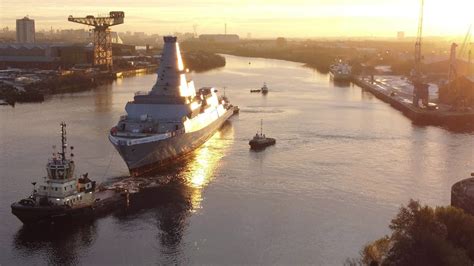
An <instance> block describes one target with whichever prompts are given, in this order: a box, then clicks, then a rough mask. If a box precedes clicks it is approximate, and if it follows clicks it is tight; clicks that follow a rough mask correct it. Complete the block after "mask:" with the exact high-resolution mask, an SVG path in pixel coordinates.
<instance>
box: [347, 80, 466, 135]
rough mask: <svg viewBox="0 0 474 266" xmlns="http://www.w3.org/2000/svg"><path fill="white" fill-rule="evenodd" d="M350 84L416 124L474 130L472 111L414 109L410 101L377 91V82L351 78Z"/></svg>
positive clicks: (383, 91)
mask: <svg viewBox="0 0 474 266" xmlns="http://www.w3.org/2000/svg"><path fill="white" fill-rule="evenodd" d="M352 82H353V83H354V84H356V85H357V86H359V87H361V88H363V89H364V90H366V91H368V92H370V93H372V94H373V95H374V96H375V97H377V98H378V99H380V100H382V101H384V102H386V103H388V104H390V105H391V106H392V107H393V108H395V109H397V110H399V111H400V112H402V113H403V114H404V115H405V116H406V117H408V118H409V119H411V120H412V121H413V122H415V123H418V124H426V125H439V126H448V127H457V126H462V127H469V128H474V110H470V111H451V110H445V109H443V110H427V109H421V108H418V107H415V106H414V105H413V104H412V103H411V101H407V99H406V98H402V97H399V96H397V95H391V92H390V91H388V90H382V89H379V88H378V86H377V82H372V81H370V80H368V79H364V78H362V77H358V76H353V77H352Z"/></svg>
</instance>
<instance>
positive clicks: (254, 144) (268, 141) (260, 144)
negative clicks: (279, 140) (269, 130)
mask: <svg viewBox="0 0 474 266" xmlns="http://www.w3.org/2000/svg"><path fill="white" fill-rule="evenodd" d="M275 143H276V140H275V139H274V138H265V139H260V140H251V141H249V145H250V148H251V149H252V150H261V149H264V148H266V147H268V146H271V145H275Z"/></svg>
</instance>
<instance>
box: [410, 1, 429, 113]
mask: <svg viewBox="0 0 474 266" xmlns="http://www.w3.org/2000/svg"><path fill="white" fill-rule="evenodd" d="M424 7H425V1H424V0H421V8H420V16H419V21H418V32H417V35H416V43H415V68H414V71H413V76H412V82H413V105H415V106H417V107H419V103H418V102H419V100H420V99H421V100H422V102H423V104H424V105H425V106H427V105H428V100H429V99H428V97H429V93H428V84H425V83H423V81H422V69H421V66H422V59H423V57H422V55H421V43H422V36H423V14H424Z"/></svg>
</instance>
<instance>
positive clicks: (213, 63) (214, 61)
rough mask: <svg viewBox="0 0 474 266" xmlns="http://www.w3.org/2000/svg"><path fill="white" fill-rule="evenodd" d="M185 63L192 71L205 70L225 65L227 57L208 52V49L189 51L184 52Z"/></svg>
mask: <svg viewBox="0 0 474 266" xmlns="http://www.w3.org/2000/svg"><path fill="white" fill-rule="evenodd" d="M183 61H184V65H185V66H186V67H187V68H188V69H189V70H190V71H196V72H204V71H208V70H211V69H214V68H219V67H224V66H225V63H226V62H225V57H223V56H221V55H218V54H214V53H210V52H206V51H202V50H201V51H189V52H186V53H184V54H183Z"/></svg>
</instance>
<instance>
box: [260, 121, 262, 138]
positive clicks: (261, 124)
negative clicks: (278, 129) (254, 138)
mask: <svg viewBox="0 0 474 266" xmlns="http://www.w3.org/2000/svg"><path fill="white" fill-rule="evenodd" d="M260 135H263V119H260Z"/></svg>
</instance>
